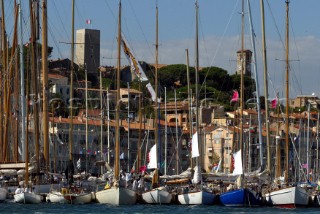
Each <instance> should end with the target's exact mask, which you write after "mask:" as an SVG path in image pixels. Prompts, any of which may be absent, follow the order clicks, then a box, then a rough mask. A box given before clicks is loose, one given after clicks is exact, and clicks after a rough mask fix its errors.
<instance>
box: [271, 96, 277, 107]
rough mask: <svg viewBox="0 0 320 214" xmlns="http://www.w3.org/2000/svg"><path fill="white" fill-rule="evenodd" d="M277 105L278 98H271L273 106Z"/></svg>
mask: <svg viewBox="0 0 320 214" xmlns="http://www.w3.org/2000/svg"><path fill="white" fill-rule="evenodd" d="M276 107H277V98H274V99H273V100H271V108H276Z"/></svg>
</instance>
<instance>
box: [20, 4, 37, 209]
mask: <svg viewBox="0 0 320 214" xmlns="http://www.w3.org/2000/svg"><path fill="white" fill-rule="evenodd" d="M29 5H30V23H31V29H32V30H31V47H32V55H33V56H35V31H34V29H35V28H34V27H33V26H34V20H35V17H34V13H33V12H31V11H32V3H31V1H29ZM20 6H21V4H20ZM20 46H21V51H23V44H20ZM34 59H35V58H34V57H33V59H32V61H33V62H32V68H33V70H34V68H35V61H34ZM22 62H23V61H22ZM21 72H24V71H21ZM34 78H35V77H34ZM34 80H35V79H34ZM33 84H34V85H33V86H34V87H35V85H36V82H35V81H33ZM25 105H26V103H25V102H22V104H21V106H22V108H24V106H25ZM34 112H37V111H34ZM34 117H35V118H37V116H35V115H34ZM22 120H23V121H22V123H24V120H25V118H22ZM36 123H37V120H36V121H35V126H36ZM26 132H27V127H26ZM24 143H25V181H24V185H25V189H24V188H22V187H19V188H18V189H17V190H16V191H15V195H14V201H15V202H16V203H24V204H29V203H30V204H38V203H41V196H40V195H39V194H36V193H35V192H34V191H32V189H31V188H30V187H29V173H28V171H29V154H28V153H29V151H28V139H26V140H25V142H24ZM36 144H37V142H36ZM36 147H37V146H36ZM38 168H39V164H38Z"/></svg>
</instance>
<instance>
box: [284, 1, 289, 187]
mask: <svg viewBox="0 0 320 214" xmlns="http://www.w3.org/2000/svg"><path fill="white" fill-rule="evenodd" d="M289 3H290V0H286V149H285V154H286V160H285V161H286V163H285V166H286V170H285V176H284V178H285V183H287V182H288V176H289Z"/></svg>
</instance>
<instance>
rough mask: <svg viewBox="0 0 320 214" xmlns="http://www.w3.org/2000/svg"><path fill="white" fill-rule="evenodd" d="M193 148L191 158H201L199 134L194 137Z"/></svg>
mask: <svg viewBox="0 0 320 214" xmlns="http://www.w3.org/2000/svg"><path fill="white" fill-rule="evenodd" d="M191 146H192V148H191V157H192V158H195V157H199V156H200V154H199V146H198V135H197V132H196V133H195V134H193V136H192V145H191Z"/></svg>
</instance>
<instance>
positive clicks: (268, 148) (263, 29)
mask: <svg viewBox="0 0 320 214" xmlns="http://www.w3.org/2000/svg"><path fill="white" fill-rule="evenodd" d="M260 8H261V23H262V24H261V25H262V26H261V31H262V57H263V79H264V97H265V99H264V102H265V103H264V105H265V110H266V114H265V115H266V117H265V123H266V134H267V136H266V140H267V142H266V143H267V166H266V169H267V170H268V172H270V168H271V152H270V134H269V105H268V97H269V93H268V90H269V89H268V73H267V72H268V71H267V50H266V35H265V19H264V18H265V17H264V0H260ZM260 150H261V151H262V148H260ZM260 154H261V153H260Z"/></svg>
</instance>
